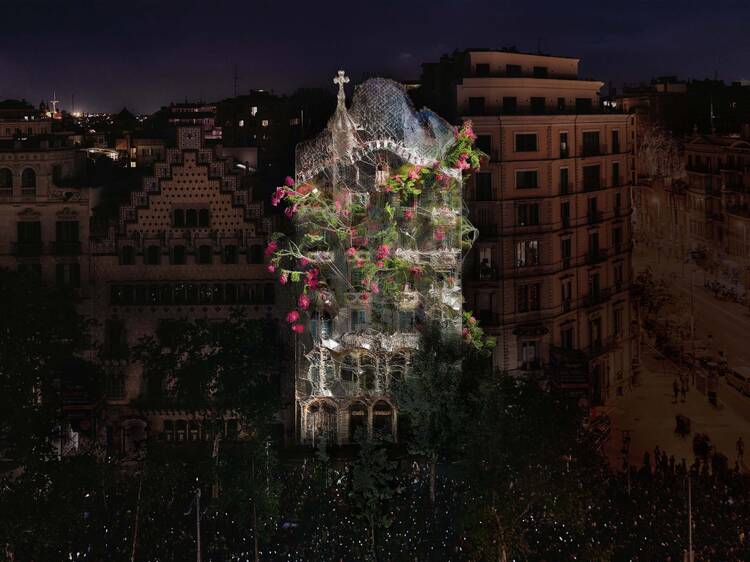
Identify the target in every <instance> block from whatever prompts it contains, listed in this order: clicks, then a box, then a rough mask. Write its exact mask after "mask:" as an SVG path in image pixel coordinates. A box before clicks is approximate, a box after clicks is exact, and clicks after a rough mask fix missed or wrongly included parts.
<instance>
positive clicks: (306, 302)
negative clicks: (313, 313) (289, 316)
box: [297, 294, 310, 310]
mask: <svg viewBox="0 0 750 562" xmlns="http://www.w3.org/2000/svg"><path fill="white" fill-rule="evenodd" d="M297 304H298V305H299V307H300V308H301V309H302V310H307V309H308V308H310V297H308V296H307V295H305V294H301V295H300V296H299V299H297Z"/></svg>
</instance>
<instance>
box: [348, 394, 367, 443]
mask: <svg viewBox="0 0 750 562" xmlns="http://www.w3.org/2000/svg"><path fill="white" fill-rule="evenodd" d="M367 426H368V422H367V406H365V405H364V404H363V403H362V402H357V403H355V404H352V405H351V406H349V441H351V442H352V443H354V442H355V441H356V439H357V437H358V433H359V432H367Z"/></svg>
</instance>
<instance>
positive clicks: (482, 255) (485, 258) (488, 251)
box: [479, 246, 495, 280]
mask: <svg viewBox="0 0 750 562" xmlns="http://www.w3.org/2000/svg"><path fill="white" fill-rule="evenodd" d="M494 273H495V269H494V263H493V261H492V247H491V246H484V247H480V248H479V279H482V280H484V279H492V278H493V277H494Z"/></svg>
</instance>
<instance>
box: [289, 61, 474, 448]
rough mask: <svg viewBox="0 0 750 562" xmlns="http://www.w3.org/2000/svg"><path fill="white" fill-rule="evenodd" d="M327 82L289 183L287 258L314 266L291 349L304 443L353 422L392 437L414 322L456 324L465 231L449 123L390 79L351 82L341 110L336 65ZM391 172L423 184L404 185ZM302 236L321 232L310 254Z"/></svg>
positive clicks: (350, 429)
mask: <svg viewBox="0 0 750 562" xmlns="http://www.w3.org/2000/svg"><path fill="white" fill-rule="evenodd" d="M334 82H336V83H337V84H338V85H339V98H338V107H337V109H336V112H335V114H334V115H333V116H332V117H331V119H330V121H329V123H328V127H327V128H326V129H325V130H324V131H323V132H322V133H321V134H320V135H319V136H318V137H317V138H316V139H314V140H312V141H310V142H308V143H304V144H301V145H299V146H298V148H297V154H296V160H297V166H296V186H297V187H295V188H294V189H295V190H296V191H291V193H292V194H293V196H295V197H298V199H295V200H294V201H295V206H296V204H297V203H296V202H297V201H299V206H300V209H299V212H298V214H297V215H296V218H295V222H296V225H297V236H296V240H297V242H296V243H295V244H300V246H296V245H295V246H294V247H299V248H300V253H299V255H292V258H294V260H299V259H300V258H301V261H302V262H303V263H304V264H305V265H303V266H302V267H305V266H307V267H312V271H316V272H319V273H313V274H312V277H314V279H315V283H314V285H315V286H316V287H315V291H314V293H309V294H313V295H314V296H313V297H312V303H311V305H310V307H309V311H307V313H308V314H309V318H310V321H309V324H308V327H309V329H305V330H304V333H302V334H301V335H300V336H299V337H298V338H297V347H296V356H297V381H296V382H297V384H296V412H295V419H296V423H295V426H296V432H297V438H298V440H299V441H301V442H302V443H309V444H314V443H315V442H316V441H317V440H319V439H320V438H321V436H323V435H325V436H326V438H327V440H328V442H329V443H333V444H346V443H351V442H353V441H354V440H355V439H356V436H357V432H358V430H359V429H361V430H363V431H365V432H366V433H368V434H372V433H373V432H384V433H387V434H390V435H393V436H394V437H396V438H397V435H398V414H397V407H396V404H395V403H394V400H393V397H392V395H391V392H390V391H391V387H392V384H393V383H394V381H395V380H396V379H399V378H401V377H404V376H406V374H407V373H408V371H409V369H410V367H411V358H412V356H413V353H414V351H415V350H416V348H417V346H418V341H419V338H418V330H417V328H418V325H419V324H421V323H423V322H425V321H426V320H437V321H439V322H440V323H441V326H442V329H444V330H449V331H451V330H452V331H455V332H456V333H458V332H459V331H460V329H461V315H462V306H461V296H460V295H461V284H460V268H461V266H460V264H461V240H462V228H464V229H465V230H470V229H468V228H467V224H466V223H465V222H464V220H463V216H462V210H463V207H462V200H461V172H460V171H459V170H457V169H447V166H444V164H445V158H446V153H447V152H448V150H449V149H450V147H451V146H453V145H454V143H455V142H456V138H457V137H456V131H454V129H453V127H451V126H450V125H449V124H448V123H447V122H445V121H444V120H443V119H441V118H440V117H438V116H437V115H435V114H434V113H432V112H431V111H429V110H422V111H419V112H418V111H416V110H415V109H414V107H413V105H412V103H411V101H410V100H409V98H408V96H407V94H406V92H405V91H404V89H403V87H402V86H400V85H399V84H397V83H395V82H392V81H390V80H384V79H372V80H368V81H367V82H365V83H364V84H362V85H360V86H359V87H358V88H357V89H356V91H355V94H354V98H353V101H352V104H351V107H350V108H349V109H348V110H347V108H346V105H345V103H344V101H345V100H344V83H346V82H348V78H346V77H345V76H344V73H343V72H339V76H338V77H337V78H336V79H335V80H334ZM428 170H429V171H428ZM399 173H401V174H402V175H401V176H399V175H398V174H399ZM394 177H395V178H397V179H396V180H394ZM393 181H396V182H409V181H412V183H414V182H421V183H419V185H420V186H421V187H420V189H418V190H417V189H414V190H412V191H407V190H405V189H400V188H399V187H398V186H400V185H401V183H399V184H398V185H397V186H396V187H394V185H395V184H394V183H392V182H393ZM441 181H442V182H443V183H441ZM415 185H416V184H415ZM441 186H442V188H441ZM280 189H281V188H280ZM301 194H303V195H301ZM321 194H322V195H321ZM329 209H330V210H331V212H329ZM321 217H324V218H321ZM321 233H323V234H322V235H321ZM311 240H313V241H314V240H319V241H320V243H321V244H320V247H319V248H318V251H315V250H316V246H315V243H316V242H315V243H311V244H308V241H311ZM277 262H278V260H277ZM279 263H280V262H279ZM295 263H296V261H295ZM308 264H313V265H312V266H310V265H308ZM290 267H292V268H293V267H296V266H290ZM309 271H311V270H310V269H308V272H309ZM294 273H295V272H291V275H294ZM298 273H300V272H298ZM304 273H307V272H304ZM288 274H289V273H288V272H287V270H285V269H283V270H282V276H283V277H284V278H285V279H286V275H288ZM307 275H308V277H310V276H311V274H310V273H307ZM318 276H319V277H318ZM305 298H306V297H305ZM304 304H305V305H307V302H306V301H305V303H304ZM304 308H307V306H305V307H304ZM292 314H293V316H292V317H291V318H292V321H294V319H296V318H297V316H296V314H297V313H296V311H295V312H293V313H292ZM299 328H300V330H299V331H300V332H302V331H303V329H302V326H301V325H299Z"/></svg>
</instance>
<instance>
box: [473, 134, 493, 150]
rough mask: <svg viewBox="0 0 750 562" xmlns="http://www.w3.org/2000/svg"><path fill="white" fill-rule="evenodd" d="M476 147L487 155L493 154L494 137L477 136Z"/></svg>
mask: <svg viewBox="0 0 750 562" xmlns="http://www.w3.org/2000/svg"><path fill="white" fill-rule="evenodd" d="M476 146H477V148H478V149H479V150H481V151H482V152H484V153H485V154H487V155H491V154H492V135H477V142H476Z"/></svg>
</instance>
